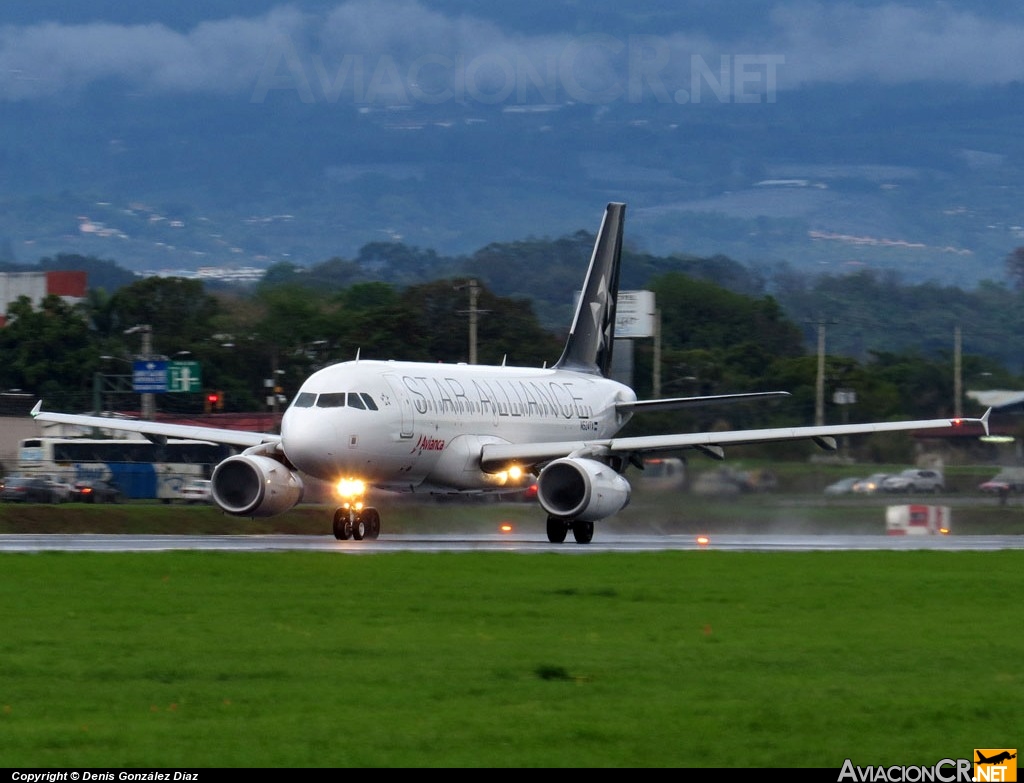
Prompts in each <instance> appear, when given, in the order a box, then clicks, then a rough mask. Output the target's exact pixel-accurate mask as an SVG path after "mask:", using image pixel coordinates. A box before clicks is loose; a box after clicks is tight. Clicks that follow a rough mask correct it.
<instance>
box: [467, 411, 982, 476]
mask: <svg viewBox="0 0 1024 783" xmlns="http://www.w3.org/2000/svg"><path fill="white" fill-rule="evenodd" d="M991 412H992V410H991V408H990V409H989V410H987V411H986V412H985V415H984V416H982V417H981V418H980V419H924V420H919V421H890V422H874V423H869V424H834V425H824V426H811V427H772V428H769V429H761V430H732V431H726V432H693V433H679V434H673V435H639V436H636V437H630V438H606V439H603V440H577V441H560V442H557V443H488V444H485V445H484V447H483V450H482V452H481V457H480V462H481V466H482V467H483V469H484V470H487V471H498V470H501V469H503V468H505V467H507V466H509V465H511V464H519V465H530V466H535V465H541V464H543V463H545V462H550V461H551V460H555V459H559V458H561V457H569V456H575V457H593V458H598V459H599V458H601V457H608V456H616V455H619V456H625V455H634V454H639V453H644V452H656V451H672V450H675V449H697V450H700V451H703V452H705V453H707V454H709V455H711V456H714V457H718V458H719V459H720V458H722V456H724V453H723V451H722V447H723V446H737V445H742V444H750V443H769V442H772V441H784V440H813V441H815V442H816V443H817V444H818V445H819V446H822V447H823V448H826V449H830V450H834V449H835V447H836V443H835V440H834V439H835V438H836V437H839V436H842V435H863V434H869V433H875V432H900V431H905V430H939V429H952V428H957V427H961V426H963V425H964V424H980V425H982V427H984V429H985V432H986V433H987V432H988V417H989V414H991Z"/></svg>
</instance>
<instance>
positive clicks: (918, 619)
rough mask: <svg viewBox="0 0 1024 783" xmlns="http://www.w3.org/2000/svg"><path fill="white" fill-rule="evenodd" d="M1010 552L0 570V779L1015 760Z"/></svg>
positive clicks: (285, 556) (250, 557)
mask: <svg viewBox="0 0 1024 783" xmlns="http://www.w3.org/2000/svg"><path fill="white" fill-rule="evenodd" d="M1022 588H1024V552H1019V551H1002V552H903V553H891V552H846V553H844V552H834V553H777V554H763V553H739V552H715V551H695V552H675V553H665V554H592V555H588V556H585V557H581V556H571V555H566V554H541V555H536V554H535V555H524V554H510V553H500V554H480V553H477V554H458V555H448V554H431V555H420V554H406V553H394V554H381V555H376V556H358V557H353V556H345V555H340V554H319V553H271V554H248V553H246V554H239V553H215V552H214V553H211V552H178V553H158V554H157V553H154V554H98V553H87V554H67V553H44V554H31V555H28V554H9V555H2V556H0V617H2V618H3V624H2V626H0V627H2V633H0V651H2V656H0V661H2V665H0V738H2V739H0V764H2V765H4V766H8V767H29V766H31V767H133V766H146V767H152V766H155V767H176V766H177V767H180V766H188V767H192V766H199V767H246V766H257V767H452V766H455V767H677V766H683V767H691V766H692V767H762V766H768V767H827V768H833V769H835V770H838V769H839V768H840V767H841V765H842V763H843V761H844V759H846V758H850V759H852V760H853V763H854V764H859V765H868V764H872V765H877V764H885V765H892V764H907V765H910V764H915V765H931V764H934V763H935V762H937V761H938V760H940V759H943V758H958V757H961V758H962V757H969V756H970V754H971V752H972V749H973V748H975V747H1003V746H1006V747H1013V748H1015V747H1017V746H1018V745H1019V744H1020V739H1021V732H1020V729H1021V719H1020V717H1019V716H1020V705H1021V703H1022V702H1024V675H1022V674H1021V665H1020V659H1019V658H1018V655H1020V652H1021V650H1022V649H1024V630H1022V627H1021V623H1020V622H1019V618H1020V615H1019V614H1018V612H1019V604H1020V601H1021V598H1022V595H1024V590H1022Z"/></svg>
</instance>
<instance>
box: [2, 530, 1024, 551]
mask: <svg viewBox="0 0 1024 783" xmlns="http://www.w3.org/2000/svg"><path fill="white" fill-rule="evenodd" d="M702 549H708V550H721V551H747V552H809V551H839V550H892V551H907V550H943V551H967V550H974V551H992V550H999V549H1024V536H883V535H786V534H770V535H715V536H711V537H710V538H709V539H708V540H707V542H701V541H699V540H698V539H697V538H696V537H694V536H692V535H685V536H683V535H680V536H673V535H623V534H616V533H612V532H605V533H604V534H602V535H599V536H598V535H595V536H594V540H593V541H592V542H591V543H589V544H583V545H581V544H576V543H574V542H572V540H571V537H570V540H568V541H566V543H564V544H552V543H549V542H548V541H547V539H546V538H545V537H544V536H543V535H540V536H538V535H536V534H517V533H509V534H504V535H503V534H497V533H495V534H486V535H465V534H455V535H390V536H384V535H382V536H381V538H380V539H378V540H376V541H337V540H336V539H334V538H333V537H332V536H299V535H261V536H202V535H195V536H191V535H185V536H183V535H164V536H160V535H97V534H68V535H63V534H45V535H36V534H12V535H0V552H160V551H170V550H204V551H224V552H285V551H288V552H299V551H304V552H336V553H338V554H352V555H369V554H381V553H387V552H521V553H527V554H529V553H564V554H574V555H586V554H593V553H597V552H665V551H688V550H702Z"/></svg>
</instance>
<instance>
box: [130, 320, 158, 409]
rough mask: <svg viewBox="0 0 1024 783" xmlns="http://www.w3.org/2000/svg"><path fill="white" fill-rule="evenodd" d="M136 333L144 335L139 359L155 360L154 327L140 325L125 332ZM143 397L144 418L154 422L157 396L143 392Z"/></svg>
mask: <svg viewBox="0 0 1024 783" xmlns="http://www.w3.org/2000/svg"><path fill="white" fill-rule="evenodd" d="M136 332H140V333H141V334H142V355H141V356H140V357H139V358H140V359H142V360H143V361H148V360H149V359H152V358H153V327H152V326H150V325H149V324H139V325H138V326H133V327H132V328H131V329H125V330H124V333H125V334H135V333H136ZM141 397H142V400H141V405H142V418H143V419H145V420H147V421H152V420H153V419H155V418H156V395H154V394H153V393H152V392H143V393H142V395H141Z"/></svg>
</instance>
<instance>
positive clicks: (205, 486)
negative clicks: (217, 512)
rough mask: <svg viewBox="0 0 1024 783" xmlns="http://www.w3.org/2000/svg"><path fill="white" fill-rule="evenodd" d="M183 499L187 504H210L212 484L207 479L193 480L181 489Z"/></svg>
mask: <svg viewBox="0 0 1024 783" xmlns="http://www.w3.org/2000/svg"><path fill="white" fill-rule="evenodd" d="M181 499H182V500H183V501H185V502H186V503H209V502H210V482H209V480H207V479H192V480H191V481H189V482H188V483H187V484H186V485H185V486H183V487H182V488H181Z"/></svg>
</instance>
